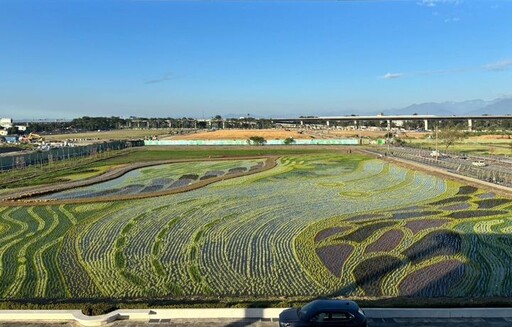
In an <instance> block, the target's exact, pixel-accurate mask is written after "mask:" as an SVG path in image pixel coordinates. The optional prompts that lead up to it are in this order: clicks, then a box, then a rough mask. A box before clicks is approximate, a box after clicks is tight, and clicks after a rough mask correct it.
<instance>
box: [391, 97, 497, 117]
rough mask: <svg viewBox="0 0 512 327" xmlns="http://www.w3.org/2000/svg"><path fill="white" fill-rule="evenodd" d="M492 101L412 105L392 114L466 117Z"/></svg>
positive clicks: (479, 100) (478, 100) (477, 100)
mask: <svg viewBox="0 0 512 327" xmlns="http://www.w3.org/2000/svg"><path fill="white" fill-rule="evenodd" d="M492 103H494V101H485V100H481V99H476V100H468V101H462V102H454V101H447V102H427V103H420V104H413V105H410V106H408V107H405V108H403V109H399V110H395V111H394V112H393V114H397V115H412V114H415V113H416V114H419V115H436V116H453V115H466V114H468V113H470V112H477V111H479V110H481V109H482V108H485V107H487V106H489V105H490V104H492Z"/></svg>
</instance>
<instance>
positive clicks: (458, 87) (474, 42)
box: [0, 0, 512, 119]
mask: <svg viewBox="0 0 512 327" xmlns="http://www.w3.org/2000/svg"><path fill="white" fill-rule="evenodd" d="M511 35H512V1H504V0H501V1H492V0H483V1H478V0H475V1H470V0H465V1H462V0H412V1H407V0H402V1H399V0H397V1H291V0H282V1H243V0H239V1H165V0H154V1H153V0H139V1H137V0H110V1H109V0H61V1H57V0H45V1H41V0H32V1H28V0H0V116H1V117H13V118H15V119H27V118H28V119H34V118H73V117H80V116H84V115H89V116H121V117H128V116H131V115H134V116H143V117H184V116H186V117H199V118H200V117H211V116H214V115H217V114H220V115H223V116H226V115H247V114H250V115H251V116H264V117H283V116H298V115H318V114H339V115H344V114H352V113H355V114H357V113H379V112H381V111H385V110H386V109H390V108H401V107H405V106H407V105H410V104H413V103H422V102H431V101H433V102H441V101H461V100H470V99H477V98H481V99H486V100H490V99H494V98H498V97H506V96H511V95H512V42H511V41H510V37H511Z"/></svg>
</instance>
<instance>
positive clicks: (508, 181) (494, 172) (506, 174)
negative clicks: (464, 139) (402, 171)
mask: <svg viewBox="0 0 512 327" xmlns="http://www.w3.org/2000/svg"><path fill="white" fill-rule="evenodd" d="M369 150H370V151H371V152H373V153H375V154H378V155H383V156H390V157H397V158H403V159H406V160H410V161H414V162H418V163H421V164H426V165H429V166H434V167H438V168H443V169H446V170H448V171H449V172H451V173H455V174H459V175H463V176H467V177H472V178H476V179H479V180H482V181H485V182H490V183H494V184H498V185H504V186H507V187H512V161H510V159H509V158H506V157H481V156H478V157H477V156H462V155H460V154H454V153H446V154H444V155H441V156H439V157H437V158H436V157H432V156H431V155H430V154H431V152H430V151H428V150H423V149H417V148H406V147H389V148H388V147H380V148H372V149H369ZM477 161H482V162H484V163H485V165H486V166H484V167H478V166H475V165H473V162H477Z"/></svg>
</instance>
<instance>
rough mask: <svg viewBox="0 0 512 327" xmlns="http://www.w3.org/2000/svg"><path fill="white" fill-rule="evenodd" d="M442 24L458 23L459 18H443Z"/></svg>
mask: <svg viewBox="0 0 512 327" xmlns="http://www.w3.org/2000/svg"><path fill="white" fill-rule="evenodd" d="M444 22H445V23H457V22H460V18H459V17H450V18H445V20H444Z"/></svg>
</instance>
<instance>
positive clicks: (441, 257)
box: [0, 154, 512, 299]
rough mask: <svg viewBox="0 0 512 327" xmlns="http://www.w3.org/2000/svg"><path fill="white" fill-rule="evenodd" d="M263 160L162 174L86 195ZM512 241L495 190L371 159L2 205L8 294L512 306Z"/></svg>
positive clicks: (161, 170) (300, 159) (286, 165)
mask: <svg viewBox="0 0 512 327" xmlns="http://www.w3.org/2000/svg"><path fill="white" fill-rule="evenodd" d="M260 162H263V159H262V160H261V161H260V160H258V159H254V160H237V161H232V162H229V163H228V162H222V163H216V162H210V163H208V164H206V163H196V164H176V165H174V164H173V165H168V166H162V167H151V168H145V169H147V170H141V171H139V172H137V174H136V175H134V176H131V175H130V176H128V177H125V178H124V179H123V180H118V181H115V182H114V181H112V182H111V184H115V183H117V184H115V185H114V186H112V187H106V186H105V185H100V184H98V185H97V186H96V187H98V188H97V189H94V188H93V187H91V189H90V190H86V191H87V192H89V193H90V194H94V193H95V192H100V191H107V190H113V189H119V188H122V187H129V186H130V185H139V184H140V185H144V187H150V186H151V185H160V184H162V185H163V184H164V183H163V182H162V179H165V178H167V179H168V180H166V184H165V185H171V184H172V182H171V181H170V180H173V181H176V180H180V178H181V177H182V176H189V177H190V176H192V175H193V176H194V178H190V179H194V180H200V179H201V178H202V177H204V176H208V173H209V172H212V171H214V172H223V173H224V174H227V173H229V171H230V170H231V169H235V168H237V167H238V168H239V169H242V168H245V169H251V167H253V166H255V165H259V164H260ZM218 165H221V166H218ZM196 176H197V178H195V177H196ZM155 181H159V182H162V183H160V184H158V183H156V182H155ZM86 191H85V190H71V191H67V192H68V193H66V194H67V195H68V196H69V198H73V197H72V196H70V194H72V193H73V192H82V193H75V196H76V194H81V195H83V194H85V192H86ZM55 197H56V198H58V196H55ZM76 198H79V197H76ZM511 232H512V201H511V200H510V199H507V198H503V197H499V196H496V195H495V194H493V193H491V192H486V191H483V190H480V189H477V188H474V187H470V186H464V185H460V184H457V183H455V182H448V181H446V180H444V179H441V178H439V177H434V176H430V175H427V174H424V173H420V172H416V171H412V170H408V169H405V168H401V167H398V166H395V165H392V164H389V163H387V162H384V161H381V160H376V159H369V158H367V157H363V156H359V155H350V156H348V155H347V156H344V155H340V154H323V155H322V154H310V155H294V156H286V157H281V158H280V159H279V160H278V165H277V166H276V167H275V168H272V169H270V170H266V171H263V172H260V173H256V174H252V175H247V176H242V177H238V178H232V179H227V180H224V181H219V182H216V183H213V184H210V185H207V186H205V187H203V188H200V189H196V190H193V191H190V192H186V193H179V194H173V195H165V196H159V197H151V198H146V199H140V200H120V201H110V202H98V203H91V204H69V203H67V204H59V203H58V202H56V203H52V202H48V203H41V204H40V205H34V206H23V207H21V206H20V207H0V296H1V297H2V298H4V299H19V298H58V299H64V298H73V299H78V298H88V299H89V298H166V297H195V296H203V297H219V296H230V297H238V296H240V297H287V296H319V295H346V296H375V297H381V296H386V297H387V296H400V295H407V296H417V297H435V296H454V297H482V296H512V287H510V285H509V284H511V283H512V236H510V233H511Z"/></svg>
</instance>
